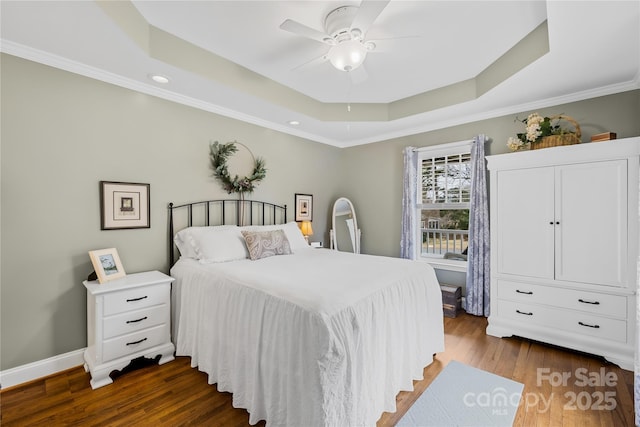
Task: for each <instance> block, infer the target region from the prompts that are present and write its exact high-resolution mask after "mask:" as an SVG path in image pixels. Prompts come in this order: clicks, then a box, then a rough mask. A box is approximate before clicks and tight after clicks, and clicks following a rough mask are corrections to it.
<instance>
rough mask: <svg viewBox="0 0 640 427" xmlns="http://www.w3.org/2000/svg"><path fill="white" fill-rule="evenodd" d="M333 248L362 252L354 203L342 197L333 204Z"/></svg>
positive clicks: (331, 234)
mask: <svg viewBox="0 0 640 427" xmlns="http://www.w3.org/2000/svg"><path fill="white" fill-rule="evenodd" d="M329 237H330V239H331V249H335V250H337V251H343V252H353V253H356V254H359V253H360V229H359V228H358V221H357V220H356V211H355V209H354V207H353V203H351V201H350V200H349V199H347V198H345V197H340V198H339V199H338V200H336V202H335V203H334V204H333V216H332V229H331V231H330V232H329Z"/></svg>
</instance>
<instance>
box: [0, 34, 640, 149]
mask: <svg viewBox="0 0 640 427" xmlns="http://www.w3.org/2000/svg"><path fill="white" fill-rule="evenodd" d="M0 52H2V53H7V54H10V55H14V56H17V57H20V58H23V59H27V60H30V61H34V62H38V63H40V64H44V65H48V66H51V67H54V68H58V69H61V70H64V71H68V72H71V73H74V74H79V75H82V76H85V77H89V78H92V79H95V80H100V81H103V82H105V83H110V84H113V85H116V86H120V87H124V88H126V89H130V90H133V91H137V92H140V93H144V94H147V95H151V96H155V97H158V98H161V99H165V100H168V101H172V102H176V103H178V104H182V105H186V106H189V107H193V108H197V109H200V110H203V111H208V112H210V113H214V114H219V115H221V116H225V117H229V118H232V119H236V120H239V121H242V122H246V123H250V124H253V125H256V126H261V127H264V128H267V129H271V130H275V131H278V132H282V133H285V134H289V135H293V136H297V137H299V138H303V139H307V140H310V141H314V142H320V143H323V144H327V145H331V146H334V147H338V148H348V147H354V146H358V145H365V144H371V143H374V142H381V141H386V140H389V139H394V138H402V137H405V136H409V135H415V134H419V133H425V132H430V131H434V130H438V129H444V128H448V127H452V126H458V125H462V124H467V123H471V122H475V121H480V120H486V119H492V118H496V117H501V116H505V115H509V114H517V113H520V112H522V111H529V110H535V109H539V108H546V107H551V106H554V105H561V104H566V103H570V102H577V101H583V100H585V99H590V98H596V97H600V96H606V95H612V94H615V93H621V92H626V91H630V90H636V89H639V88H640V71H639V72H638V74H636V76H635V77H634V79H632V80H630V81H627V82H622V83H617V84H613V85H607V86H602V87H598V88H594V89H589V90H585V91H580V92H574V93H570V94H566V95H561V96H556V97H552V98H546V99H542V100H538V101H533V102H528V103H521V104H514V105H509V106H505V107H502V108H497V109H493V110H488V111H482V112H479V113H476V114H467V115H464V116H459V117H454V118H451V119H443V120H436V121H431V122H428V116H429V113H423V114H418V115H417V116H424V117H425V121H426V122H428V123H425V124H422V125H419V126H407V127H406V128H403V129H401V130H397V131H392V132H386V133H378V134H376V136H374V137H370V138H361V139H351V140H336V139H332V138H326V137H323V136H321V135H317V134H313V133H309V132H304V131H302V130H300V129H295V128H291V127H288V126H285V125H284V124H281V123H274V122H272V121H269V120H265V119H262V118H259V117H255V116H252V115H250V114H246V113H243V112H240V111H236V110H232V109H229V108H225V107H222V106H220V105H217V104H213V103H210V102H205V101H202V100H198V99H195V98H192V97H189V96H185V95H180V94H177V93H175V92H171V91H168V90H166V89H162V88H158V87H156V86H153V85H151V84H146V83H141V82H139V81H136V80H133V79H130V78H126V77H122V76H120V75H117V74H115V73H111V72H108V71H104V70H101V69H98V68H95V67H91V66H88V65H85V64H82V63H79V62H76V61H72V60H69V59H67V58H64V57H61V56H58V55H54V54H51V53H48V52H44V51H41V50H38V49H33V48H31V47H28V46H24V45H21V44H19V43H14V42H11V41H8V40H4V39H0ZM471 102H473V101H471ZM449 108H455V106H452V107H449ZM414 118H415V116H412V117H409V118H404V119H398V120H412V119H414Z"/></svg>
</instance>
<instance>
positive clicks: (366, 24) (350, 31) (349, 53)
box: [280, 0, 390, 80]
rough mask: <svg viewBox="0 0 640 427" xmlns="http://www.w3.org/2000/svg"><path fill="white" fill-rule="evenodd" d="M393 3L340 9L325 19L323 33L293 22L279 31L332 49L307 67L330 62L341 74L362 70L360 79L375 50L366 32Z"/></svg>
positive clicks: (372, 1)
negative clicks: (368, 57)
mask: <svg viewBox="0 0 640 427" xmlns="http://www.w3.org/2000/svg"><path fill="white" fill-rule="evenodd" d="M389 1H390V0H382V1H380V0H362V3H360V6H359V7H357V6H341V7H339V8H337V9H334V10H332V11H331V12H329V13H328V14H327V16H326V18H325V20H324V31H320V30H316V29H314V28H311V27H308V26H306V25H304V24H301V23H299V22H297V21H293V20H291V19H287V20H285V21H284V22H283V23H282V24H280V28H281V29H282V30H285V31H289V32H291V33H293V34H297V35H299V36H302V37H306V38H309V39H312V40H316V41H319V42H321V43H324V44H326V45H327V46H330V48H329V50H328V51H327V53H325V54H324V55H322V56H321V57H319V58H316V59H314V60H312V61H310V62H308V63H306V64H303V65H309V64H315V63H318V62H324V61H327V60H328V61H329V62H331V64H332V65H333V66H334V67H335V68H337V69H338V70H341V71H347V72H352V71H354V70H356V69H359V70H360V72H359V74H360V76H359V77H360V78H359V80H364V79H365V78H366V72H365V71H364V67H363V66H362V63H363V62H364V60H365V58H366V57H367V53H369V52H371V51H373V50H374V49H375V48H376V44H375V43H374V42H373V41H371V40H365V36H366V34H367V31H368V30H369V28H370V27H371V25H372V24H373V23H374V21H375V20H376V19H377V18H378V16H379V15H380V13H382V11H383V10H384V8H385V7H386V6H387V4H389Z"/></svg>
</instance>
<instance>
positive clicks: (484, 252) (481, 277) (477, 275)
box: [466, 135, 490, 316]
mask: <svg viewBox="0 0 640 427" xmlns="http://www.w3.org/2000/svg"><path fill="white" fill-rule="evenodd" d="M486 141H487V138H486V137H485V136H484V135H478V136H476V137H475V138H474V139H473V145H472V146H471V207H470V209H469V248H468V251H467V254H468V257H467V283H466V287H467V296H466V303H467V307H466V310H467V313H469V314H474V315H476V316H489V269H490V268H489V202H488V200H487V177H486V174H487V170H486V167H485V159H484V144H485V142H486Z"/></svg>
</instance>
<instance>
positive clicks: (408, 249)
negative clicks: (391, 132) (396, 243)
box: [400, 147, 418, 259]
mask: <svg viewBox="0 0 640 427" xmlns="http://www.w3.org/2000/svg"><path fill="white" fill-rule="evenodd" d="M403 154H404V175H403V177H402V189H403V190H402V234H401V236H400V257H401V258H407V259H415V258H416V247H415V245H416V226H417V218H416V196H417V193H418V182H417V173H418V153H417V152H416V151H415V147H406V148H405V149H404V151H403Z"/></svg>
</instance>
